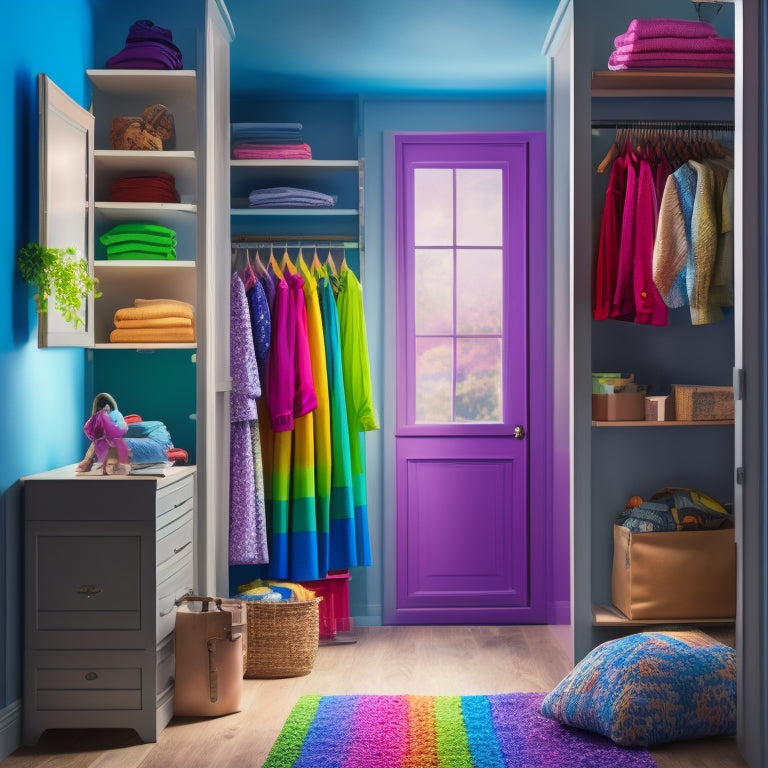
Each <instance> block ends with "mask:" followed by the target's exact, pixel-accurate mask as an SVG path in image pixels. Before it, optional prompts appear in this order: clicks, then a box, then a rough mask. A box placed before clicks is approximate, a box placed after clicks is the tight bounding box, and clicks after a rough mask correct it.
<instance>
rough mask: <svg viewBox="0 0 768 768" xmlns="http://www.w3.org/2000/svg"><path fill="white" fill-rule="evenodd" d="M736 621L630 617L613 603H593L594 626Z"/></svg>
mask: <svg viewBox="0 0 768 768" xmlns="http://www.w3.org/2000/svg"><path fill="white" fill-rule="evenodd" d="M735 621H736V618H735V617H725V618H722V619H706V618H698V619H695V618H694V619H628V618H627V617H626V616H625V615H624V614H623V613H622V612H621V611H620V610H618V608H614V606H612V605H596V604H593V605H592V626H594V627H648V626H660V625H664V626H672V625H677V624H685V625H694V626H698V625H701V626H703V625H708V626H718V625H724V626H730V625H732V624H734V623H735Z"/></svg>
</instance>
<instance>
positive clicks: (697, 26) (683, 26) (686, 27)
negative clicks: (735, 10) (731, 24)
mask: <svg viewBox="0 0 768 768" xmlns="http://www.w3.org/2000/svg"><path fill="white" fill-rule="evenodd" d="M716 36H717V30H716V29H715V28H714V27H713V26H712V25H711V24H708V23H707V22H706V21H690V20H688V19H632V21H630V22H629V26H628V27H627V31H626V32H625V33H624V34H623V35H619V37H617V38H616V39H615V40H614V45H615V46H616V47H617V48H618V47H619V46H622V45H626V44H627V43H631V42H634V41H635V40H640V39H645V38H648V37H716Z"/></svg>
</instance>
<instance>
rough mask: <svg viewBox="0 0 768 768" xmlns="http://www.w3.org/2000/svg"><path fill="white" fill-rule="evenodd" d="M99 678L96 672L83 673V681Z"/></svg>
mask: <svg viewBox="0 0 768 768" xmlns="http://www.w3.org/2000/svg"><path fill="white" fill-rule="evenodd" d="M98 677H99V674H98V672H86V673H85V679H86V680H89V681H90V680H97V679H98Z"/></svg>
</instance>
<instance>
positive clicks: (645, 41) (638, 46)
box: [616, 37, 735, 53]
mask: <svg viewBox="0 0 768 768" xmlns="http://www.w3.org/2000/svg"><path fill="white" fill-rule="evenodd" d="M616 40H619V38H618V37H617V38H616ZM734 50H735V43H734V40H733V39H732V38H730V37H646V38H640V39H638V40H633V41H632V42H629V43H623V44H621V45H616V52H617V53H649V52H651V51H661V52H665V53H666V52H669V51H688V52H691V53H733V52H734Z"/></svg>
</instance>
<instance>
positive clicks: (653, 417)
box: [645, 395, 668, 421]
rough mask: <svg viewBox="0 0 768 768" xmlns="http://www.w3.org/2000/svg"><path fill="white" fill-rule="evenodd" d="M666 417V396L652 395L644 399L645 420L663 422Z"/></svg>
mask: <svg viewBox="0 0 768 768" xmlns="http://www.w3.org/2000/svg"><path fill="white" fill-rule="evenodd" d="M667 418H668V415H667V395H652V396H651V397H648V396H646V398H645V420H646V421H664V420H665V419H667Z"/></svg>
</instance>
